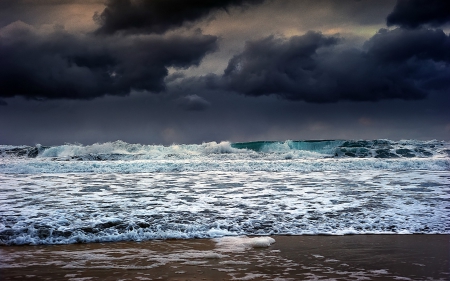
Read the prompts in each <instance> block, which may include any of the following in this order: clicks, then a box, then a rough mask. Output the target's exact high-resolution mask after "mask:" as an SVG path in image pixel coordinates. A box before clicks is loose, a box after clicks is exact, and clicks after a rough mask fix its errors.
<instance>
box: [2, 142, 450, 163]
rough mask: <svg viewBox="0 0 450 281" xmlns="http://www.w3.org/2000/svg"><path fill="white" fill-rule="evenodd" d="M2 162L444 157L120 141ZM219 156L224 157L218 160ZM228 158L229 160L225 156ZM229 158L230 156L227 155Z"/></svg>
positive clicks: (26, 150)
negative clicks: (18, 160)
mask: <svg viewBox="0 0 450 281" xmlns="http://www.w3.org/2000/svg"><path fill="white" fill-rule="evenodd" d="M0 155H1V157H2V158H21V159H26V158H42V159H52V160H64V161H66V160H69V161H70V160H74V161H77V160H79V161H102V160H108V161H115V160H152V159H158V160H163V159H195V158H198V157H209V158H213V159H220V158H232V159H266V158H269V159H270V158H273V159H302V158H331V157H332V158H429V157H439V158H448V157H449V156H450V144H449V143H448V142H445V141H436V140H431V141H418V140H402V141H392V140H304V141H291V140H287V141H283V142H281V141H255V142H239V143H230V142H227V141H222V142H220V143H216V142H208V143H203V144H180V145H177V144H173V145H171V146H162V145H141V144H129V143H126V142H123V141H116V142H107V143H96V144H93V145H87V146H84V145H80V144H65V145H60V146H42V145H36V146H8V145H1V146H0ZM221 155H222V156H221ZM224 155H228V156H224ZM230 155H232V156H230Z"/></svg>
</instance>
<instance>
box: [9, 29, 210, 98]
mask: <svg viewBox="0 0 450 281" xmlns="http://www.w3.org/2000/svg"><path fill="white" fill-rule="evenodd" d="M216 41H217V37H215V36H211V35H203V34H201V33H199V32H197V33H195V34H189V35H186V36H185V35H141V36H110V37H106V38H97V37H95V36H91V35H73V34H70V33H67V32H65V31H64V30H54V31H51V32H41V31H39V30H37V29H35V28H33V27H31V26H29V25H27V24H25V23H22V22H15V23H13V24H11V25H9V26H7V27H5V28H3V29H2V30H1V31H0V85H1V86H0V97H12V96H16V95H20V96H24V97H26V98H32V99H57V98H69V99H91V98H95V97H99V96H103V95H105V94H110V95H127V94H128V93H129V92H130V91H131V90H132V89H133V90H137V91H152V92H160V91H163V90H164V89H165V83H164V78H165V77H166V76H167V75H168V70H167V68H168V67H177V68H181V69H183V68H188V67H190V66H192V65H198V64H199V63H200V61H201V60H202V58H203V57H204V56H205V55H206V54H207V53H208V52H211V51H213V50H215V49H216V47H217V42H216Z"/></svg>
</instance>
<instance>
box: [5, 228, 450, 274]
mask: <svg viewBox="0 0 450 281" xmlns="http://www.w3.org/2000/svg"><path fill="white" fill-rule="evenodd" d="M272 238H274V239H275V243H273V244H271V245H270V246H268V247H264V246H265V245H258V243H253V244H251V243H248V242H249V241H253V240H252V239H248V238H224V239H191V240H165V241H145V242H118V243H90V244H72V245H47V246H3V247H0V257H1V258H0V259H1V261H0V264H1V269H0V270H1V271H0V272H1V276H2V280H73V281H75V280H77V281H79V280H425V279H426V280H448V278H449V277H450V269H449V268H450V263H449V253H450V236H449V235H349V236H273V237H272ZM266 239H267V238H266ZM255 241H256V240H255ZM256 242H258V241H256ZM258 246H259V247H258Z"/></svg>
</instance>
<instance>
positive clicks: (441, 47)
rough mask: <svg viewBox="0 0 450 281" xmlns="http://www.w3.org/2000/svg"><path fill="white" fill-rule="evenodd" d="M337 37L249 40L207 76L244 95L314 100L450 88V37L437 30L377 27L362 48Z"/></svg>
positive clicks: (414, 95) (405, 95)
mask: <svg viewBox="0 0 450 281" xmlns="http://www.w3.org/2000/svg"><path fill="white" fill-rule="evenodd" d="M340 42H341V40H340V39H339V38H337V37H333V36H324V35H322V34H321V33H316V32H308V33H306V34H305V35H303V36H294V37H291V38H289V39H285V38H281V39H280V38H275V37H273V36H271V37H267V38H264V39H261V40H257V41H251V42H248V43H247V44H246V47H245V49H244V51H243V52H242V53H241V54H238V55H236V56H234V57H233V58H232V59H231V60H230V61H229V64H228V67H227V68H226V70H225V72H224V75H223V76H222V77H215V76H209V77H208V78H207V80H209V83H210V84H212V85H213V86H214V87H223V88H225V89H228V90H232V91H235V92H238V93H241V94H244V95H248V96H262V95H270V94H276V95H278V96H280V97H282V98H285V99H288V100H303V101H307V102H317V103H326V102H336V101H339V100H353V101H377V100H381V99H393V98H398V99H404V100H412V99H422V98H424V97H425V96H426V95H427V91H428V90H430V89H441V90H448V89H449V88H450V82H447V80H448V79H446V77H447V78H448V77H449V74H450V67H449V65H448V62H450V39H449V36H447V35H446V34H445V33H444V32H443V31H442V30H428V29H420V30H405V29H395V30H392V31H388V30H385V29H382V30H380V31H379V32H378V33H377V34H376V35H375V36H373V37H372V38H371V39H370V40H368V41H367V42H366V44H365V48H364V50H359V49H354V48H348V47H347V48H346V47H345V46H342V44H341V43H340Z"/></svg>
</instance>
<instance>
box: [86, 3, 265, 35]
mask: <svg viewBox="0 0 450 281" xmlns="http://www.w3.org/2000/svg"><path fill="white" fill-rule="evenodd" d="M263 1H264V0H219V1H210V0H184V1H179V0H152V1H141V0H138V1H132V0H108V1H107V3H106V8H105V9H104V10H103V12H102V13H101V14H96V15H95V16H94V19H95V20H96V21H97V22H98V23H99V24H100V25H101V26H100V28H99V29H98V30H97V31H96V32H97V33H98V34H113V33H115V32H117V31H127V32H150V33H164V32H166V31H167V30H169V29H173V28H176V27H180V26H182V25H183V23H185V22H192V21H195V20H198V19H200V18H203V17H205V16H207V15H208V14H209V13H210V12H211V11H214V10H218V9H227V8H228V7H229V6H233V5H234V6H242V5H249V4H257V3H261V2H263Z"/></svg>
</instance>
